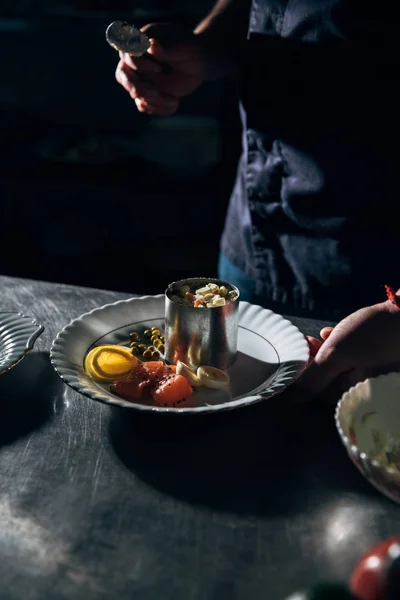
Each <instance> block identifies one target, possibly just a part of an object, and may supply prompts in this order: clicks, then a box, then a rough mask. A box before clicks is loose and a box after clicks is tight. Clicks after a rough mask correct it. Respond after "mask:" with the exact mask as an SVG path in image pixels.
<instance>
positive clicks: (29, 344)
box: [0, 310, 44, 375]
mask: <svg viewBox="0 0 400 600" xmlns="http://www.w3.org/2000/svg"><path fill="white" fill-rule="evenodd" d="M2 315H14V316H15V317H21V319H24V320H25V319H28V320H29V321H30V323H31V324H32V325H34V326H35V327H36V329H35V330H34V331H33V332H32V334H31V335H30V336H29V338H28V339H27V340H26V343H25V348H24V350H23V351H22V352H21V353H19V355H18V356H17V358H15V359H14V360H13V362H11V363H9V364H7V363H2V362H0V375H3V374H4V373H7V372H8V371H10V370H11V369H13V368H14V367H16V366H17V365H18V364H19V363H20V362H21V361H22V360H23V359H24V358H25V356H26V355H27V354H29V352H31V351H32V350H33V348H34V346H35V343H36V340H37V339H38V337H39V336H40V335H42V333H43V331H44V325H42V323H39V321H38V320H37V319H36V318H35V317H32V316H30V315H27V314H25V313H23V312H20V311H12V310H0V327H1V317H2Z"/></svg>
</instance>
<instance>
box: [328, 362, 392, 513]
mask: <svg viewBox="0 0 400 600" xmlns="http://www.w3.org/2000/svg"><path fill="white" fill-rule="evenodd" d="M335 421H336V427H337V430H338V432H339V435H340V437H341V440H342V442H343V444H344V446H345V448H346V450H347V453H348V455H349V457H350V459H351V460H352V462H353V463H354V464H355V465H356V467H357V468H358V469H359V470H360V471H361V473H362V474H363V475H364V477H365V478H366V479H367V480H368V481H369V482H370V483H371V484H372V485H373V486H374V487H375V488H376V489H378V490H379V491H380V492H381V493H382V494H384V495H385V496H388V497H389V498H391V499H392V500H394V501H395V502H398V503H400V373H389V374H387V375H381V376H379V377H373V378H370V379H366V380H365V381H362V382H360V383H358V384H357V385H355V386H354V387H352V388H350V389H349V390H348V391H347V392H345V393H344V394H343V396H342V397H341V399H340V400H339V402H338V404H337V407H336V412H335ZM389 439H390V440H393V439H395V440H396V441H397V444H396V446H397V448H393V449H392V455H390V454H389V457H390V461H389V460H388V457H387V453H386V452H385V451H384V449H383V448H384V446H385V445H386V442H387V440H389ZM394 454H396V455H397V456H393V455H394Z"/></svg>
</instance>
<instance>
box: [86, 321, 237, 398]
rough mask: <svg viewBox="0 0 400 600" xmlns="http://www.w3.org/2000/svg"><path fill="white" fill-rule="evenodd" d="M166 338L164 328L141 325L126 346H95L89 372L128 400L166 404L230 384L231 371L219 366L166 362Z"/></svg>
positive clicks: (88, 368)
mask: <svg viewBox="0 0 400 600" xmlns="http://www.w3.org/2000/svg"><path fill="white" fill-rule="evenodd" d="M164 341H165V338H164V335H163V332H162V329H161V328H160V327H156V326H150V327H148V328H146V329H145V328H142V329H140V327H139V328H138V330H136V331H131V332H130V333H129V340H127V341H126V342H125V344H126V345H118V344H103V345H100V346H96V347H95V348H92V349H91V350H90V351H89V352H88V354H87V355H86V358H85V369H86V372H87V374H88V375H89V376H90V377H91V378H92V379H94V380H95V381H98V382H100V383H104V384H109V386H110V391H111V392H113V393H114V394H116V395H117V396H119V397H120V398H123V399H124V400H127V401H129V402H138V401H153V402H154V404H157V405H163V406H174V405H176V404H178V403H180V402H182V401H184V400H186V399H187V398H189V397H190V396H191V395H192V393H193V388H198V387H200V386H205V387H208V388H212V389H221V388H223V387H225V386H227V385H228V384H229V376H228V375H227V373H225V372H224V371H222V370H220V369H217V368H215V367H211V366H207V365H202V366H201V367H199V368H198V369H197V370H193V369H191V368H190V367H189V366H188V365H187V364H185V363H184V362H181V361H178V362H177V365H176V366H175V365H174V364H166V363H165V361H164V360H163V359H162V355H163V354H164V351H165V350H164ZM128 346H129V347H128Z"/></svg>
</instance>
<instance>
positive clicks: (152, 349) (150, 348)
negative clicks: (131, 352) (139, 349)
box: [147, 346, 155, 352]
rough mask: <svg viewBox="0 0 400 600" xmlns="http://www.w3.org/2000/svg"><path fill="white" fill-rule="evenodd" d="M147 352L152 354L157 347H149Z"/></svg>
mask: <svg viewBox="0 0 400 600" xmlns="http://www.w3.org/2000/svg"><path fill="white" fill-rule="evenodd" d="M147 350H150V352H154V350H155V347H154V346H148V348H147Z"/></svg>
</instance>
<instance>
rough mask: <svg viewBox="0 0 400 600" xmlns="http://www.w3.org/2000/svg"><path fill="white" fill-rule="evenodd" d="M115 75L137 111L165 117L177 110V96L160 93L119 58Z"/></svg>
mask: <svg viewBox="0 0 400 600" xmlns="http://www.w3.org/2000/svg"><path fill="white" fill-rule="evenodd" d="M115 77H116V79H117V81H118V83H119V84H120V85H121V86H122V87H123V88H124V89H125V90H126V91H127V92H128V94H129V95H130V97H131V98H132V99H133V100H134V101H135V104H136V106H137V109H138V110H139V112H142V113H149V114H154V115H157V116H165V117H167V116H170V115H173V114H174V113H175V112H176V111H177V109H178V106H179V100H178V99H177V98H174V97H173V96H168V95H166V94H160V93H159V92H158V90H157V88H156V87H155V86H154V85H152V84H151V83H150V82H149V81H146V80H145V79H144V78H143V76H141V75H139V74H138V73H137V72H136V71H134V70H133V69H131V68H130V67H129V66H128V65H127V64H126V62H125V61H123V60H121V61H120V62H119V63H118V66H117V70H116V72H115Z"/></svg>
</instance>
